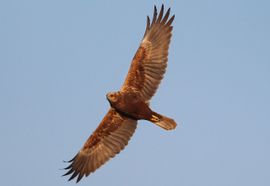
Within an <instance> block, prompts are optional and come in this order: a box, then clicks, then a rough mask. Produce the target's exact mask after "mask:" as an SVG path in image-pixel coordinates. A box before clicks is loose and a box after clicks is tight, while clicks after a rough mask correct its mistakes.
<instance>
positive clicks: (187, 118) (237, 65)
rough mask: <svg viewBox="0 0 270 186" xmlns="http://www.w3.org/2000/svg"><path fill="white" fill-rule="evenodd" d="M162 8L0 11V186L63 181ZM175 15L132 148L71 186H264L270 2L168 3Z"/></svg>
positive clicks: (28, 1) (79, 0)
mask: <svg viewBox="0 0 270 186" xmlns="http://www.w3.org/2000/svg"><path fill="white" fill-rule="evenodd" d="M161 3H162V1H154V0H149V1H144V0H137V1H124V0H122V1H108V0H107V1H95V0H76V1H74V0H59V1H55V0H46V1H37V0H25V1H20V0H11V1H0V51H1V52H0V147H1V155H0V165H1V168H0V175H1V179H0V185H3V186H37V185H38V186H48V185H57V186H66V185H75V183H74V182H69V183H68V182H67V177H61V175H62V174H63V173H65V171H63V170H61V168H64V167H65V166H66V164H65V163H63V162H62V161H63V160H69V159H70V158H72V157H73V156H74V155H75V154H76V153H77V152H78V150H79V149H80V148H81V146H82V145H83V143H84V142H85V140H86V139H87V138H88V136H89V135H90V134H91V133H92V132H93V130H94V129H95V128H96V127H97V125H98V124H99V122H100V120H101V119H102V118H103V116H104V114H105V113H106V111H107V110H108V108H109V104H108V102H107V101H106V99H105V94H106V93H107V92H109V91H112V90H117V89H119V88H120V86H121V85H122V83H123V80H124V78H125V76H126V73H127V71H128V68H129V65H130V61H131V59H132V57H133V55H134V53H135V51H136V50H137V47H138V46H139V42H140V40H141V39H142V36H143V33H144V29H145V24H146V16H147V15H151V16H152V12H153V6H154V4H156V5H157V6H158V8H160V5H161ZM169 6H170V7H172V13H174V14H175V15H176V19H175V22H174V30H173V38H172V43H171V47H170V52H169V65H168V69H167V73H166V76H165V79H164V80H163V82H162V84H161V86H160V89H159V91H158V93H157V94H156V96H155V97H154V99H153V100H152V103H151V105H152V108H153V109H154V110H156V111H158V112H160V113H163V114H165V115H168V116H170V117H173V118H174V119H175V120H176V121H177V122H178V124H179V125H178V127H177V128H176V130H174V131H164V130H162V129H160V128H158V127H156V126H154V125H152V124H151V123H149V122H145V121H141V122H139V126H138V129H137V131H136V133H135V135H134V136H133V138H132V140H131V141H130V143H129V145H128V146H127V147H126V149H125V150H124V151H122V152H121V153H120V154H119V155H118V156H116V157H115V158H114V159H112V160H111V161H109V162H108V163H107V164H106V165H105V166H103V167H102V168H101V169H99V170H97V171H96V172H95V173H94V174H92V175H90V176H89V177H87V178H86V179H83V180H82V181H81V183H80V184H79V185H82V186H83V185H92V186H94V185H112V186H127V185H128V186H138V185H147V186H149V185H155V186H164V185H169V186H178V185H181V186H240V185H245V186H254V185H258V186H269V185H270V11H269V10H270V1H267V0H265V1H263V0H256V1H255V0H226V1H219V0H207V1H201V0H191V1H190V0H189V1H183V0H180V1H176V0H175V1H173V0H171V1H167V2H165V7H166V8H168V7H169Z"/></svg>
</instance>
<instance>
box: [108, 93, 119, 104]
mask: <svg viewBox="0 0 270 186" xmlns="http://www.w3.org/2000/svg"><path fill="white" fill-rule="evenodd" d="M106 97H107V100H108V101H109V102H110V103H115V102H117V100H118V98H119V92H109V93H107V94H106Z"/></svg>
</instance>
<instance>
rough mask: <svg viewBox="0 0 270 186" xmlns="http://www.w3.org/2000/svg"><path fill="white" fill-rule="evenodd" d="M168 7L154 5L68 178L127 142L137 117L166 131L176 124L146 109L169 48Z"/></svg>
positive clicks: (93, 167)
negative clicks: (118, 83) (122, 78)
mask: <svg viewBox="0 0 270 186" xmlns="http://www.w3.org/2000/svg"><path fill="white" fill-rule="evenodd" d="M173 20H174V15H173V16H172V17H170V9H168V10H167V11H166V13H164V6H163V5H162V7H161V9H160V12H159V14H158V13H157V9H156V6H155V7H154V14H153V19H152V21H150V19H149V16H147V24H146V30H145V33H144V36H143V39H142V41H141V43H140V46H139V49H138V50H137V52H136V54H135V56H134V58H133V60H132V63H131V66H130V69H129V71H128V74H127V77H126V79H125V81H124V84H123V86H122V87H121V89H120V90H119V91H117V92H110V93H108V94H107V95H106V97H107V99H108V101H109V103H110V106H111V107H110V109H109V111H108V113H107V114H106V115H105V117H104V118H103V120H102V121H101V123H100V124H99V126H98V128H97V129H96V130H95V131H94V133H93V134H92V135H91V136H90V137H89V138H88V140H87V141H86V142H85V144H84V145H83V147H82V148H81V150H80V151H79V152H78V153H77V154H76V156H75V157H74V158H73V159H72V160H70V161H69V163H70V165H69V166H68V167H66V168H65V169H66V170H68V171H67V173H66V174H64V176H66V175H70V174H71V177H70V178H69V180H72V179H73V178H75V177H77V182H79V181H80V180H81V178H82V177H83V176H88V175H89V174H90V173H92V172H94V171H95V170H96V169H98V168H99V167H100V166H101V165H103V164H104V163H105V162H107V161H108V160H109V159H110V158H112V157H114V156H115V155H116V154H118V153H119V152H120V151H121V150H123V149H124V147H125V146H126V145H127V144H128V141H129V139H130V138H131V136H132V135H133V133H134V131H135V129H136V127H137V121H138V120H147V121H150V122H152V123H154V124H156V125H158V126H160V127H162V128H164V129H166V130H172V129H174V128H175V127H176V123H175V121H174V120H173V119H171V118H168V117H166V116H163V115H161V114H158V113H156V112H154V111H152V110H151V109H150V108H149V102H150V99H151V98H152V96H153V95H154V94H155V92H156V90H157V88H158V86H159V84H160V81H161V80H162V78H163V75H164V73H165V71H166V67H167V61H168V49H169V44H170V40H171V36H172V29H173V26H172V22H173Z"/></svg>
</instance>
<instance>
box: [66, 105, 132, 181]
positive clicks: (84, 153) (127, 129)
mask: <svg viewBox="0 0 270 186" xmlns="http://www.w3.org/2000/svg"><path fill="white" fill-rule="evenodd" d="M136 127H137V121H136V120H133V119H130V118H127V117H125V116H122V115H121V114H119V113H118V112H116V111H115V110H114V109H110V110H109V112H108V113H107V114H106V116H105V117H104V118H103V120H102V121H101V123H100V125H99V126H98V128H97V129H96V130H95V132H94V133H93V134H92V135H91V136H90V137H89V138H88V140H87V141H86V142H85V144H84V146H83V147H82V149H81V150H80V151H79V152H78V153H77V155H76V156H75V157H74V158H73V159H72V160H70V161H69V163H70V165H69V166H68V167H66V168H65V169H67V170H68V172H67V173H66V174H64V175H63V176H66V175H69V174H71V177H70V178H69V181H70V180H72V179H73V178H75V177H76V176H78V177H77V182H79V181H80V180H81V179H82V177H83V176H88V175H89V174H90V173H92V172H94V171H95V170H96V169H98V168H99V167H100V166H101V165H103V164H104V163H105V162H106V161H108V160H109V159H110V158H112V157H114V156H115V155H116V154H118V153H119V152H120V151H121V150H122V149H124V147H125V146H126V145H127V144H128V141H129V139H130V138H131V136H132V135H133V133H134V131H135V129H136Z"/></svg>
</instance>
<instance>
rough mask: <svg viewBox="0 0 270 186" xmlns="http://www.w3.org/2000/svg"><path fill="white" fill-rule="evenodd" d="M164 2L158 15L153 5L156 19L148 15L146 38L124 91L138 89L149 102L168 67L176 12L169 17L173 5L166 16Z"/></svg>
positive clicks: (125, 83) (135, 58)
mask: <svg viewBox="0 0 270 186" xmlns="http://www.w3.org/2000/svg"><path fill="white" fill-rule="evenodd" d="M163 12H164V6H163V5H162V7H161V10H160V12H159V15H158V13H157V8H156V6H155V8H154V15H153V20H152V22H151V23H150V19H149V17H148V16H147V25H146V30H145V34H144V37H143V40H142V41H141V44H140V47H139V49H138V50H137V52H136V54H135V56H134V58H133V60H132V63H131V66H130V69H129V71H128V75H127V77H126V79H125V82H124V84H123V86H122V88H121V90H122V91H130V90H133V91H138V92H140V94H141V96H142V97H143V98H144V100H145V101H146V102H147V101H149V100H150V99H151V97H152V96H153V95H154V94H155V92H156V90H157V88H158V86H159V84H160V81H161V80H162V78H163V75H164V73H165V71H166V67H167V61H168V49H169V44H170V40H171V36H172V29H173V26H172V25H171V24H172V22H173V20H174V15H173V16H172V17H171V18H170V19H169V16H170V8H169V9H168V10H167V12H166V13H165V15H164V16H163Z"/></svg>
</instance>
